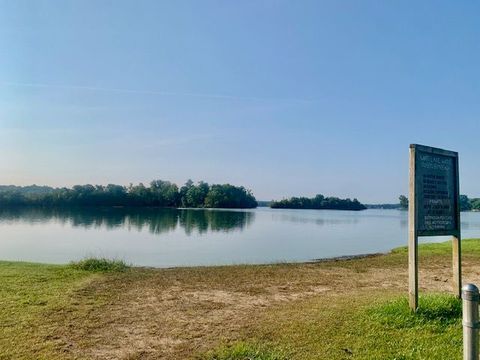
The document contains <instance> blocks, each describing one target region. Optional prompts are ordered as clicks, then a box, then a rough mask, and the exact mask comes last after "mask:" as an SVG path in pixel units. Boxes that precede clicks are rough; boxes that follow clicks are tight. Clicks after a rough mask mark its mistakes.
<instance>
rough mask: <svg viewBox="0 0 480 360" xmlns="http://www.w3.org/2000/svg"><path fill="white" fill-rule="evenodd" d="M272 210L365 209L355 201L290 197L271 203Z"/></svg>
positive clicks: (321, 196) (317, 197) (320, 196)
mask: <svg viewBox="0 0 480 360" xmlns="http://www.w3.org/2000/svg"><path fill="white" fill-rule="evenodd" d="M270 207H271V208H273V209H315V210H320V209H330V210H365V209H366V207H365V205H363V204H362V203H361V202H359V201H358V200H357V199H353V200H351V199H339V198H337V197H325V196H323V195H320V194H319V195H317V196H315V197H314V198H307V197H292V198H290V199H283V200H280V201H272V202H271V203H270Z"/></svg>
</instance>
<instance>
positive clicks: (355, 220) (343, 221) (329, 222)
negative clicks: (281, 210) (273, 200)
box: [272, 214, 359, 226]
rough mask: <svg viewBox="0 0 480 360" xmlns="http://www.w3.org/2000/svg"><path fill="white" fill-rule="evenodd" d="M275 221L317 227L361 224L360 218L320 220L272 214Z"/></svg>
mask: <svg viewBox="0 0 480 360" xmlns="http://www.w3.org/2000/svg"><path fill="white" fill-rule="evenodd" d="M272 218H273V219H274V220H280V221H282V222H286V221H288V222H293V223H301V224H316V225H320V226H323V225H348V224H357V223H358V222H359V218H358V217H344V218H338V219H333V218H324V219H322V218H318V217H304V216H296V215H292V214H272Z"/></svg>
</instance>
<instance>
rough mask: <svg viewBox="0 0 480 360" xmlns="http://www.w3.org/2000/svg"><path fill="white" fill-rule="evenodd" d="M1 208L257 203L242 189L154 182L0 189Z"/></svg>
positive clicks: (238, 205) (241, 205)
mask: <svg viewBox="0 0 480 360" xmlns="http://www.w3.org/2000/svg"><path fill="white" fill-rule="evenodd" d="M0 206H3V207H5V206H43V207H54V206H137V207H189V208H231V209H234V208H255V207H257V201H256V199H255V197H254V196H253V194H252V192H251V191H250V190H247V189H245V188H244V187H243V186H234V185H230V184H222V185H220V184H213V185H209V184H207V183H206V182H203V181H201V182H199V183H198V184H194V183H193V181H191V180H189V181H187V182H186V183H185V185H184V186H182V187H181V188H178V186H177V185H176V184H174V183H172V182H170V181H163V180H154V181H152V182H150V185H149V186H145V185H143V184H142V183H140V184H138V185H133V184H130V185H129V186H122V185H115V184H109V185H106V186H103V185H90V184H88V185H75V186H73V187H72V188H66V187H63V188H52V187H48V186H37V185H32V186H23V187H22V186H14V185H9V186H0Z"/></svg>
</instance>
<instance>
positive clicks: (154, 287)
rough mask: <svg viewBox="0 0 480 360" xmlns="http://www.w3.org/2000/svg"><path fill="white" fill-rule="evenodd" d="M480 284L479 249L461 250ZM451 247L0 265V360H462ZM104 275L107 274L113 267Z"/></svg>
mask: <svg viewBox="0 0 480 360" xmlns="http://www.w3.org/2000/svg"><path fill="white" fill-rule="evenodd" d="M462 245H463V264H464V282H474V283H477V284H478V283H480V268H478V266H477V264H478V261H479V260H480V240H464V241H463V242H462ZM450 246H451V244H450V243H448V242H447V243H441V244H424V245H421V247H420V290H421V294H422V296H421V298H420V311H419V313H418V314H416V315H413V314H411V313H410V311H409V310H408V305H407V299H406V290H407V256H406V255H407V252H406V248H399V249H395V250H394V251H392V252H391V253H389V254H387V255H382V256H376V257H368V258H363V259H355V260H343V261H326V262H320V263H305V264H277V265H255V266H219V267H200V268H176V269H143V268H130V269H128V268H126V267H125V266H124V264H122V263H119V262H115V263H112V264H108V262H105V261H103V262H93V263H92V262H82V263H78V264H75V265H74V266H73V265H65V266H52V265H39V264H29V263H12V262H0V283H1V287H0V359H189V358H190V359H208V360H213V359H216V360H221V359H230V360H247V359H250V360H259V359H263V360H274V359H276V360H283V359H299V360H302V359H461V355H462V334H461V331H462V329H461V320H460V317H461V303H460V301H459V300H457V299H455V298H454V297H453V296H451V295H449V291H450V287H451V276H452V274H451V260H450V256H451V253H450ZM110 265H111V266H110Z"/></svg>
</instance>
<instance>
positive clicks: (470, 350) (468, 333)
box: [462, 284, 480, 360]
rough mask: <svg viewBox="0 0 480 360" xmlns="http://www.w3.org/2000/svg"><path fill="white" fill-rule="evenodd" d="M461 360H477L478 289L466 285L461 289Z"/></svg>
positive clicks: (471, 285)
mask: <svg viewBox="0 0 480 360" xmlns="http://www.w3.org/2000/svg"><path fill="white" fill-rule="evenodd" d="M462 300H463V301H462V302H463V305H462V311H463V360H478V328H479V327H480V326H479V325H480V324H479V321H478V300H479V292H478V288H477V287H476V286H475V285H473V284H467V285H465V286H464V287H463V288H462Z"/></svg>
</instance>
